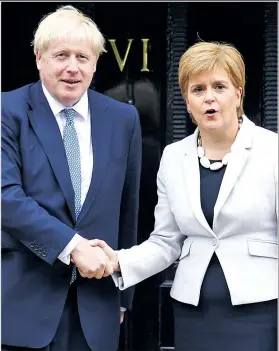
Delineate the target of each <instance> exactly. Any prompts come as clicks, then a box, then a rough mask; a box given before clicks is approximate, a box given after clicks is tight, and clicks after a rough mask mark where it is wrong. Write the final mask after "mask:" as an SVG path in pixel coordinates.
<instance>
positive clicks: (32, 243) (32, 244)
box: [30, 241, 34, 249]
mask: <svg viewBox="0 0 279 351" xmlns="http://www.w3.org/2000/svg"><path fill="white" fill-rule="evenodd" d="M30 246H31V247H32V249H33V247H34V242H33V241H32V242H31V244H30Z"/></svg>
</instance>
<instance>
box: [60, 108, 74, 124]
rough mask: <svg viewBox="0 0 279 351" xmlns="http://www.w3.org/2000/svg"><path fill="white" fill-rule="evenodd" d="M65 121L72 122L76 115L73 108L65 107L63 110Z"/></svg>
mask: <svg viewBox="0 0 279 351" xmlns="http://www.w3.org/2000/svg"><path fill="white" fill-rule="evenodd" d="M63 111H64V113H65V116H66V120H67V123H69V124H72V123H73V122H74V118H75V115H76V111H75V110H74V109H73V108H67V109H66V108H65V109H64V110H63Z"/></svg>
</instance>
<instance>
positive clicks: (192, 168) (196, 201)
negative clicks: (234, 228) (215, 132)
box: [183, 129, 216, 236]
mask: <svg viewBox="0 0 279 351" xmlns="http://www.w3.org/2000/svg"><path fill="white" fill-rule="evenodd" d="M197 136H198V129H196V130H195V132H194V134H193V135H192V136H190V137H189V138H188V139H186V145H185V149H184V150H185V156H184V162H183V172H184V179H185V182H186V187H187V193H188V198H189V201H190V204H191V207H192V209H193V212H194V214H195V216H196V218H197V220H198V221H199V222H200V224H201V225H202V226H203V227H204V228H205V229H206V230H207V231H208V232H210V233H211V234H212V235H214V236H216V235H215V234H214V232H213V231H212V229H211V228H210V226H209V224H208V223H207V220H206V218H205V216H204V213H203V211H202V208H201V198H200V169H199V160H198V155H197V147H196V145H197V144H196V143H197Z"/></svg>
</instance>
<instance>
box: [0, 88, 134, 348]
mask: <svg viewBox="0 0 279 351" xmlns="http://www.w3.org/2000/svg"><path fill="white" fill-rule="evenodd" d="M88 99H89V106H90V111H91V135H92V144H93V157H94V165H93V173H92V181H91V184H90V188H89V191H88V194H87V197H86V199H85V202H84V205H83V207H82V210H81V213H80V215H79V217H78V220H77V222H75V219H74V218H75V216H74V213H75V212H74V191H73V188H72V183H71V179H70V174H69V170H68V165H67V160H66V155H65V151H64V146H63V141H62V138H61V134H60V131H59V127H58V125H57V122H56V120H55V117H54V115H53V113H52V111H51V109H50V107H49V104H48V102H47V100H46V98H45V96H44V94H43V91H42V87H41V82H37V83H35V84H30V85H26V86H24V87H22V88H20V89H17V90H14V91H11V92H7V93H3V94H2V343H3V344H7V345H14V346H24V347H34V348H40V347H44V346H46V345H47V344H49V343H50V342H51V340H52V339H53V337H54V335H55V332H56V329H57V326H58V323H59V319H60V317H61V314H62V311H63V307H64V303H65V300H66V297H67V292H68V289H69V283H70V277H71V271H72V266H71V265H70V266H67V265H65V264H64V263H62V262H61V261H60V260H59V259H58V258H57V257H58V256H59V254H60V252H61V251H62V250H63V249H64V248H65V246H66V245H67V244H68V243H69V241H70V240H71V239H72V237H73V236H74V234H75V233H76V232H77V233H79V234H80V235H81V236H83V237H84V238H87V239H92V238H100V239H103V240H105V241H106V242H107V243H108V244H109V245H110V246H111V247H112V248H114V249H120V248H128V247H131V246H132V245H134V244H136V233H137V214H138V190H139V183H140V168H141V130H140V123H139V117H138V113H137V110H136V108H135V107H134V106H131V105H128V104H124V103H121V102H118V101H115V100H113V99H111V98H109V97H106V96H104V95H101V94H99V93H96V92H94V91H92V90H89V91H88ZM132 296H133V290H131V289H130V291H127V292H123V293H122V292H121V294H120V292H119V290H118V289H117V288H116V287H115V285H114V283H113V280H112V278H111V277H107V278H103V279H101V280H97V279H83V278H81V277H80V276H79V277H78V281H77V300H78V308H79V313H80V319H81V325H82V328H83V331H84V334H85V337H86V339H87V342H88V344H89V345H90V347H91V348H93V349H94V351H99V350H104V351H109V350H116V349H117V346H118V337H119V330H120V323H119V314H120V306H123V307H127V308H130V307H131V303H132Z"/></svg>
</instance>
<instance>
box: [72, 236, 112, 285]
mask: <svg viewBox="0 0 279 351" xmlns="http://www.w3.org/2000/svg"><path fill="white" fill-rule="evenodd" d="M71 261H72V263H74V264H75V265H76V267H77V269H78V270H79V273H80V275H81V276H82V277H83V278H89V279H91V278H96V279H101V278H102V277H103V274H104V272H105V271H106V272H107V273H110V274H112V273H113V267H112V263H111V261H110V259H109V257H108V256H107V255H106V254H105V252H104V251H103V250H102V249H101V248H100V247H98V246H96V247H92V245H90V241H89V240H87V239H85V238H82V239H81V240H80V242H79V243H78V245H77V246H76V247H75V248H74V250H73V251H72V253H71ZM110 274H109V275H110Z"/></svg>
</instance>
